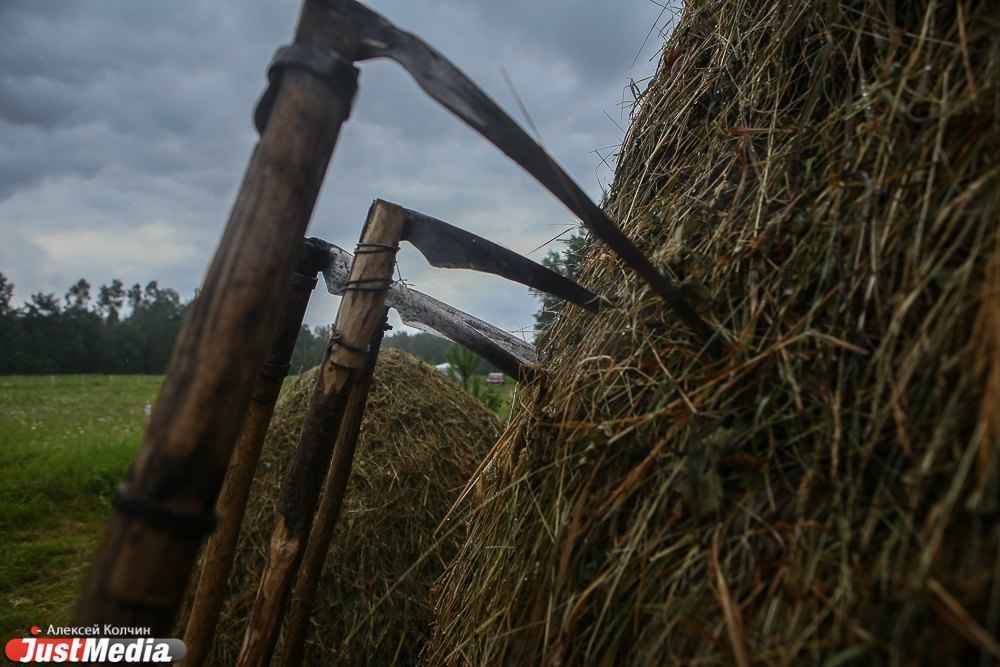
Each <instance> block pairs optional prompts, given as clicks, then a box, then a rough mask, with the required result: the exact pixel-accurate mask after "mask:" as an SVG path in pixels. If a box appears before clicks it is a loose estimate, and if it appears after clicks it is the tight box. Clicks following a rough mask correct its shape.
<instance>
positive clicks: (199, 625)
mask: <svg viewBox="0 0 1000 667" xmlns="http://www.w3.org/2000/svg"><path fill="white" fill-rule="evenodd" d="M328 259H329V253H328V252H327V251H326V250H325V249H324V248H323V247H322V246H321V245H319V244H318V243H316V242H314V241H313V240H311V239H307V240H306V243H305V247H304V249H303V256H302V259H300V260H299V265H298V266H297V267H296V269H295V273H294V274H292V280H291V283H290V284H289V286H288V291H287V295H286V297H285V304H284V307H283V309H282V313H281V317H280V318H279V320H278V331H277V332H276V333H275V336H274V341H273V342H272V343H271V351H270V352H269V353H268V356H267V359H266V361H265V362H264V366H263V368H262V370H261V373H260V375H259V376H258V377H257V383H256V386H255V387H254V391H253V395H252V399H251V402H250V407H249V409H248V410H247V414H246V417H245V418H244V419H243V427H242V429H241V430H240V435H239V439H238V440H237V441H236V449H235V450H234V451H233V458H232V460H231V461H230V462H229V471H228V472H227V473H226V479H225V481H224V482H223V484H222V492H221V493H220V494H219V503H218V505H217V507H218V511H219V515H220V519H219V525H218V526H217V527H216V529H215V532H214V533H212V537H211V538H210V539H209V540H208V544H207V545H206V547H205V556H204V565H203V566H202V568H201V577H200V578H199V580H198V592H197V593H196V594H195V598H194V604H193V605H192V607H191V616H190V617H189V618H188V623H187V629H186V630H185V632H184V645H185V646H186V647H187V653H186V654H185V656H184V659H183V660H182V661H181V663H180V664H181V665H182V666H183V667H201V665H202V664H203V663H204V662H205V658H206V657H208V653H209V651H210V650H211V649H212V642H213V640H214V639H215V627H216V625H217V624H218V621H219V612H220V611H221V610H222V602H223V599H224V597H225V593H226V584H227V582H228V581H229V571H230V569H231V568H232V565H233V556H234V555H235V553H236V542H237V540H238V538H239V535H240V526H241V525H242V524H243V515H244V513H245V512H246V506H247V498H249V497H250V487H251V485H252V484H253V478H254V473H255V472H256V471H257V464H258V463H259V462H260V453H261V449H262V447H263V444H264V436H265V435H267V428H268V425H269V424H270V422H271V415H272V414H273V413H274V404H275V403H276V402H277V400H278V394H279V393H280V392H281V384H282V381H283V380H284V378H285V376H286V375H287V374H288V368H289V362H290V360H291V358H292V352H293V351H294V350H295V341H296V339H297V338H298V335H299V331H300V330H301V329H302V318H303V317H304V316H305V312H306V307H307V306H308V305H309V297H310V295H311V294H312V290H313V288H314V287H315V286H316V274H317V272H319V271H320V270H321V268H322V267H323V265H324V263H325V262H326V261H328Z"/></svg>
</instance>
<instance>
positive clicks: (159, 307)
mask: <svg viewBox="0 0 1000 667" xmlns="http://www.w3.org/2000/svg"><path fill="white" fill-rule="evenodd" d="M587 241H588V239H587V237H586V233H585V232H583V233H579V232H578V233H574V234H572V235H571V236H569V238H566V239H563V242H564V243H566V245H567V246H568V247H567V248H566V250H565V251H564V252H562V253H557V252H551V251H550V252H549V254H548V255H547V256H546V257H545V259H543V260H542V263H543V264H545V265H546V266H548V267H549V268H551V269H553V270H554V271H557V272H558V273H561V274H563V275H564V276H566V277H568V278H571V279H573V278H576V274H577V269H578V263H579V258H580V256H581V254H582V253H583V252H584V248H585V246H586V244H587ZM14 287H15V286H14V284H13V283H11V282H10V281H9V280H8V279H7V277H6V276H5V275H4V274H3V273H2V272H0V375H14V374H16V375H36V374H56V373H58V374H82V373H95V374H106V375H130V374H144V375H160V374H162V373H164V372H165V371H166V367H167V362H168V360H169V359H170V354H171V352H172V351H173V348H174V342H175V341H176V339H177V334H178V333H180V330H181V326H182V325H183V323H184V318H185V317H186V315H187V312H188V310H189V309H190V307H191V301H186V302H185V301H183V300H182V299H181V297H180V295H179V294H178V293H177V292H176V291H175V290H173V289H171V288H169V287H167V288H160V286H159V285H158V283H157V281H155V280H154V281H151V282H149V283H147V284H146V286H145V287H143V286H142V285H140V284H139V283H136V284H135V285H132V287H130V288H128V289H126V288H125V285H124V284H123V283H122V281H121V280H118V279H115V280H112V281H111V284H110V285H101V286H100V287H99V288H98V289H97V293H96V295H95V294H93V293H92V288H91V285H90V283H89V282H87V280H85V279H83V278H81V279H80V280H78V281H77V282H76V283H75V284H73V285H72V286H71V287H70V288H69V289H68V290H67V291H66V293H65V294H64V295H63V297H62V298H59V297H57V296H56V294H55V293H54V292H53V293H49V294H46V293H43V292H37V293H35V294H32V295H31V297H30V298H29V299H28V300H27V301H26V302H25V303H24V304H23V305H22V306H20V307H15V306H14V305H13V304H12V300H13V298H14ZM532 293H533V294H534V295H535V296H536V297H538V298H539V299H541V301H542V307H541V308H540V309H539V311H538V312H537V313H536V314H535V329H536V330H537V331H538V332H541V331H543V330H544V329H546V328H547V327H548V326H550V325H551V323H552V320H553V319H554V318H555V316H556V315H557V314H558V313H559V311H561V310H562V308H563V306H564V303H563V302H562V301H561V300H560V299H556V298H555V297H552V296H550V295H547V294H543V293H540V292H536V291H535V290H532ZM329 337H330V327H329V326H319V327H315V328H310V327H309V326H308V325H302V330H301V332H300V333H299V337H298V340H297V342H296V344H295V351H294V353H293V355H292V360H291V372H292V373H298V372H300V371H302V370H307V369H309V368H312V367H313V366H316V365H317V364H319V362H320V360H321V359H322V358H323V352H324V350H325V348H326V343H327V340H328V339H329ZM382 345H383V346H384V347H392V348H399V349H402V350H405V351H406V352H409V353H410V354H412V355H413V356H415V357H417V358H419V359H423V360H424V361H426V362H427V363H429V364H431V365H437V364H441V363H444V362H445V361H447V359H446V350H447V349H448V346H449V345H450V343H449V342H448V341H446V340H443V339H441V338H438V337H436V336H432V335H430V334H426V333H418V334H407V333H406V332H405V331H401V332H398V333H396V334H395V335H392V336H387V337H386V338H385V340H384V341H383V343H382ZM495 371H496V368H494V367H493V366H492V365H490V364H488V363H486V362H485V361H484V362H482V363H481V364H480V366H479V367H478V368H477V369H476V371H475V375H486V374H487V373H490V372H495Z"/></svg>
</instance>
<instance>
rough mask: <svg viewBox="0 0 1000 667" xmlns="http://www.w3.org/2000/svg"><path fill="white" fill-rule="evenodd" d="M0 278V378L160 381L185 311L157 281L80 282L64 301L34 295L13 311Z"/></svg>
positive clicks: (10, 287) (8, 288) (10, 289)
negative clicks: (143, 377) (138, 377)
mask: <svg viewBox="0 0 1000 667" xmlns="http://www.w3.org/2000/svg"><path fill="white" fill-rule="evenodd" d="M14 287H15V286H14V284H13V283H11V282H10V281H9V280H8V279H7V277H6V276H5V275H4V274H3V273H0V374H3V375H9V374H20V375H32V374H54V373H62V374H76V373H103V374H109V375H125V374H150V375H155V374H160V373H163V371H164V369H165V368H166V365H167V360H168V359H169V358H170V353H171V351H172V350H173V347H174V340H175V339H176V338H177V334H178V333H179V332H180V329H181V325H182V324H183V322H184V317H185V315H186V314H187V310H188V308H189V307H190V301H189V302H186V303H185V302H183V301H182V300H181V298H180V295H179V294H178V293H177V292H176V291H175V290H173V289H170V288H165V289H161V288H160V287H159V285H158V284H157V281H155V280H154V281H152V282H150V283H148V284H147V285H146V286H145V287H142V285H140V284H138V283H136V284H135V285H133V286H132V287H130V288H127V289H126V287H125V285H124V284H123V283H122V281H120V280H117V279H116V280H113V281H112V282H111V285H101V287H100V288H99V289H98V291H97V295H96V298H94V297H93V295H92V292H91V285H90V283H89V282H87V281H86V280H85V279H83V278H81V279H80V280H79V281H77V282H76V283H75V284H74V285H72V286H71V287H70V288H69V289H68V290H67V291H66V294H65V295H64V296H63V297H62V298H59V297H57V296H56V294H55V293H49V294H45V293H44V292H38V293H36V294H32V295H31V297H30V298H29V299H28V300H27V301H26V302H25V303H24V305H23V306H21V307H15V306H13V305H12V303H11V301H12V299H13V297H14Z"/></svg>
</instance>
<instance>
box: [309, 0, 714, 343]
mask: <svg viewBox="0 0 1000 667" xmlns="http://www.w3.org/2000/svg"><path fill="white" fill-rule="evenodd" d="M326 4H327V6H328V7H329V8H330V9H331V10H332V15H334V16H337V15H339V17H340V19H341V20H342V21H343V25H344V29H345V30H350V31H353V32H354V35H355V37H354V39H355V42H354V43H352V46H353V47H356V49H357V50H356V52H355V53H354V54H353V55H354V59H355V60H356V61H357V60H368V59H371V58H391V59H392V60H395V61H396V62H398V63H399V64H400V65H402V66H403V67H404V68H405V69H406V70H407V71H408V72H409V73H410V74H411V75H412V76H413V78H414V80H415V81H416V82H417V84H418V85H419V86H420V87H421V88H423V89H424V91H425V92H426V93H427V94H428V95H430V96H431V97H432V98H434V99H435V100H437V101H438V102H439V103H440V104H442V105H443V106H444V107H445V108H446V109H448V110H449V111H451V112H452V113H453V114H455V115H456V116H458V117H459V118H461V119H462V120H463V121H465V122H466V123H467V124H468V125H469V126H470V127H472V129H474V130H476V131H477V132H479V133H480V134H481V135H483V137H485V138H486V139H487V140H488V141H490V142H491V143H492V144H493V145H495V146H496V147H497V148H499V149H500V150H501V151H503V152H504V153H505V154H506V155H507V156H508V157H510V158H511V159H512V160H514V162H516V163H517V164H519V165H520V166H521V167H522V168H523V169H524V170H525V171H527V172H528V173H529V174H531V175H532V176H534V177H535V179H536V180H538V182H539V183H541V184H542V185H544V186H545V187H546V188H547V189H548V190H549V192H551V193H552V194H553V195H555V196H556V197H557V198H558V199H559V200H560V201H561V202H562V203H563V204H565V205H566V207H567V208H569V209H570V210H571V211H573V212H574V213H575V214H576V215H578V216H579V217H580V219H581V220H582V221H583V223H584V224H585V225H586V226H587V227H588V228H589V229H590V230H591V231H592V232H593V233H594V235H595V236H597V238H599V239H601V240H602V241H604V242H605V243H606V244H608V246H610V247H611V249H612V250H614V251H615V252H616V253H618V255H619V256H620V257H621V258H622V259H623V260H625V262H626V263H627V264H628V265H629V266H631V267H632V269H633V270H634V271H635V272H636V273H638V274H639V276H640V277H642V278H643V280H645V281H646V282H647V283H649V285H650V286H652V288H653V289H654V290H656V291H657V292H658V293H659V294H660V296H661V297H663V300H664V301H665V302H666V303H667V306H668V307H670V308H671V309H672V310H673V311H674V312H675V313H677V315H678V316H679V317H680V318H681V320H683V321H684V323H685V324H687V326H688V327H689V328H691V330H692V331H694V333H695V334H696V335H697V336H698V337H699V338H701V339H702V341H704V342H706V343H708V346H709V348H710V349H711V350H712V351H713V352H714V353H715V354H716V355H718V354H720V353H721V351H722V344H721V341H720V340H719V338H718V337H716V336H714V333H715V332H714V331H713V330H712V328H711V327H710V326H709V325H708V324H707V323H706V322H705V321H704V320H703V319H702V318H701V316H700V315H699V314H698V311H696V310H695V309H694V308H693V307H692V306H691V304H689V303H688V302H687V300H685V299H684V297H683V296H681V294H680V293H679V292H678V291H677V289H676V287H675V286H674V283H673V281H672V280H671V279H670V277H669V276H666V275H664V274H662V273H660V272H659V271H658V270H657V269H656V267H654V266H653V265H652V263H651V262H650V261H649V260H648V259H647V258H646V256H645V255H643V254H642V253H641V252H640V251H639V249H638V248H636V247H635V245H633V243H632V242H631V241H630V240H629V238H628V237H627V236H625V234H624V233H623V232H622V231H621V230H620V229H619V228H618V226H617V225H616V224H615V223H614V222H612V221H611V219H610V218H608V216H607V215H606V214H605V213H604V211H602V210H601V209H600V208H599V207H598V206H597V205H596V204H595V203H594V202H593V201H591V199H590V197H588V196H587V195H586V193H584V192H583V190H582V189H581V188H580V186H579V185H577V184H576V183H575V182H574V181H573V179H571V178H570V177H569V175H568V174H567V173H566V172H565V171H563V169H562V168H561V167H560V166H559V165H558V164H557V163H556V162H555V160H553V159H552V158H551V157H550V156H549V154H548V153H546V152H545V149H543V148H542V147H541V146H539V145H538V144H537V143H535V141H534V140H532V139H531V137H529V136H528V134H527V133H526V132H525V131H524V130H523V129H521V127H520V126H519V125H518V124H517V123H515V122H514V120H513V119H511V117H510V116H508V115H507V113H506V112H504V111H503V109H501V108H500V106H499V105H497V103H496V102H494V101H493V100H492V99H490V97H489V96H488V95H487V94H486V93H485V92H483V91H482V89H480V88H479V86H477V85H476V84H475V83H473V82H472V80H471V79H469V77H467V76H466V75H465V74H464V73H463V72H462V71H461V70H459V69H458V68H457V67H455V65H453V64H452V63H451V62H450V61H448V59H447V58H445V57H444V56H443V55H441V54H440V53H438V52H437V51H436V50H434V49H433V48H432V47H431V46H429V45H428V44H426V43H425V42H424V41H423V40H421V39H420V38H419V37H417V36H416V35H413V34H411V33H408V32H406V31H404V30H401V29H399V28H397V27H396V26H395V25H393V24H392V23H390V22H389V21H387V20H386V19H385V18H384V17H382V16H381V15H379V14H377V13H376V12H374V11H372V10H371V9H369V8H368V7H365V6H364V5H363V4H361V3H359V2H357V1H356V0H326ZM340 37H341V38H342V37H343V35H341V36H340Z"/></svg>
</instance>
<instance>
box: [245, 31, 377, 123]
mask: <svg viewBox="0 0 1000 667" xmlns="http://www.w3.org/2000/svg"><path fill="white" fill-rule="evenodd" d="M289 67H297V68H299V69H304V70H306V71H308V72H312V73H313V74H314V75H315V76H316V77H317V78H319V80H320V81H323V82H325V83H326V84H327V85H328V86H330V87H332V88H333V89H335V90H336V91H338V92H339V93H340V95H341V97H342V98H343V100H344V104H345V105H346V106H347V108H348V110H349V109H350V105H351V102H353V100H354V95H355V93H357V91H358V68H357V67H355V66H354V65H352V64H351V63H349V62H348V61H347V60H346V59H345V58H344V57H343V56H341V55H340V54H339V53H337V52H336V51H328V50H326V49H322V48H320V47H318V46H316V45H315V44H306V43H302V42H293V43H292V44H289V45H287V46H282V47H281V48H279V49H278V50H277V51H276V52H275V53H274V58H273V59H272V60H271V64H270V65H269V66H268V68H267V88H265V89H264V93H263V95H261V97H260V100H259V101H258V102H257V106H256V108H255V109H254V126H255V127H256V128H257V132H258V134H260V135H261V136H263V134H264V128H265V127H266V126H267V119H268V116H270V115H271V107H272V106H274V100H275V97H277V94H278V92H277V91H278V87H279V83H280V81H281V74H282V72H284V71H285V70H286V69H288V68H289Z"/></svg>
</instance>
